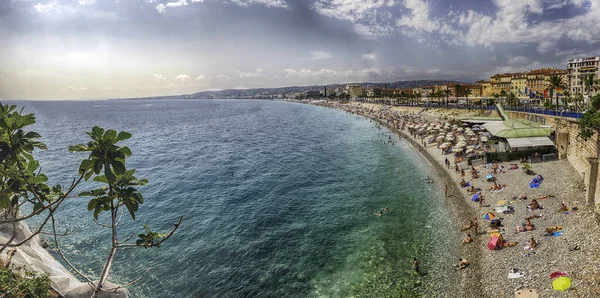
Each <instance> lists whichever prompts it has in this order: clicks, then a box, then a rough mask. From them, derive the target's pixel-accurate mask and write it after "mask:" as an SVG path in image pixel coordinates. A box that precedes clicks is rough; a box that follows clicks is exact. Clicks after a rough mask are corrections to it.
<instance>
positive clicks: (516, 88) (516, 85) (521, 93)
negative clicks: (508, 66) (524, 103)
mask: <svg viewBox="0 0 600 298" xmlns="http://www.w3.org/2000/svg"><path fill="white" fill-rule="evenodd" d="M526 88H527V73H526V72H518V73H515V74H513V76H512V77H511V78H510V92H512V93H513V94H514V95H516V96H517V97H519V98H529V94H528V92H527V89H526ZM510 92H509V93H510Z"/></svg>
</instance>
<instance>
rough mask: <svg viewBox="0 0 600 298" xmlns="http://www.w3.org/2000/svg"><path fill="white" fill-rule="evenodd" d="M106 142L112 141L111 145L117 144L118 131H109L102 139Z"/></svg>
mask: <svg viewBox="0 0 600 298" xmlns="http://www.w3.org/2000/svg"><path fill="white" fill-rule="evenodd" d="M102 138H103V139H104V140H110V141H111V143H113V144H114V143H116V141H117V131H115V130H114V129H109V130H107V131H106V132H105V133H104V136H103V137H102Z"/></svg>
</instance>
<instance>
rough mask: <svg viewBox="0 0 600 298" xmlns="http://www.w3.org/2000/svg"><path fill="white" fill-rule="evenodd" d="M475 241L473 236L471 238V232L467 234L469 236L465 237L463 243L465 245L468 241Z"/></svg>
mask: <svg viewBox="0 0 600 298" xmlns="http://www.w3.org/2000/svg"><path fill="white" fill-rule="evenodd" d="M471 242H473V238H471V234H467V237H465V239H464V240H463V242H462V244H461V245H465V244H467V243H471Z"/></svg>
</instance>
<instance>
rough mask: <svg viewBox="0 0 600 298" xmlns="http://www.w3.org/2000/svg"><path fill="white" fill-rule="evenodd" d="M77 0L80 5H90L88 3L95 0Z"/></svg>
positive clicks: (92, 2)
mask: <svg viewBox="0 0 600 298" xmlns="http://www.w3.org/2000/svg"><path fill="white" fill-rule="evenodd" d="M77 2H78V3H79V4H81V5H90V4H94V2H96V0H79V1H77Z"/></svg>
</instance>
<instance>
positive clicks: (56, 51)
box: [0, 0, 600, 100]
mask: <svg viewBox="0 0 600 298" xmlns="http://www.w3.org/2000/svg"><path fill="white" fill-rule="evenodd" d="M0 41H1V42H0V43H1V46H0V99H32V100H44V99H100V98H126V97H144V96H154V95H173V94H185V93H194V92H198V91H206V90H220V89H227V88H255V87H281V86H297V85H317V84H318V85H324V84H329V83H348V82H367V81H369V82H392V81H399V80H414V79H443V80H457V81H463V82H474V81H476V80H481V79H489V77H490V76H491V75H493V74H496V73H504V72H512V71H527V70H531V69H536V68H541V67H557V68H566V65H567V61H568V59H573V58H578V57H587V56H592V55H596V54H600V50H598V49H599V45H600V0H460V1H459V0H456V1H450V0H120V1H119V0H39V1H35V0H0Z"/></svg>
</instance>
